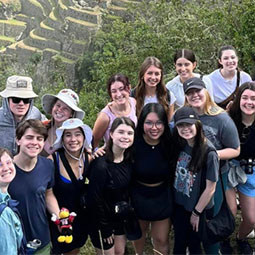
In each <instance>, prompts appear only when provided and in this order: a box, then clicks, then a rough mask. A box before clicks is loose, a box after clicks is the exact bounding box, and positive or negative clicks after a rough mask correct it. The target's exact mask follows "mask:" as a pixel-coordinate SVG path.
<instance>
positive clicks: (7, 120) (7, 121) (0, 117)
mask: <svg viewBox="0 0 255 255" xmlns="http://www.w3.org/2000/svg"><path fill="white" fill-rule="evenodd" d="M2 102H3V103H2V107H1V108H0V147H2V148H6V149H8V150H9V151H10V152H11V153H12V154H13V155H16V154H17V145H16V141H15V138H16V128H17V126H18V124H19V122H17V121H16V120H15V118H14V116H13V114H12V112H11V110H10V107H9V103H8V98H2ZM28 119H38V120H46V117H45V116H44V115H43V114H42V113H41V112H40V111H39V110H38V109H37V108H36V107H35V106H33V101H32V102H31V103H30V106H29V109H28V111H27V114H26V115H25V117H24V118H23V120H22V121H24V120H28Z"/></svg>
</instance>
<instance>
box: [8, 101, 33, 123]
mask: <svg viewBox="0 0 255 255" xmlns="http://www.w3.org/2000/svg"><path fill="white" fill-rule="evenodd" d="M8 101H9V107H10V110H11V112H12V113H13V115H14V117H15V119H16V120H18V121H20V120H22V118H23V117H24V116H25V115H26V113H27V111H28V109H29V106H30V103H24V102H23V100H20V101H19V103H14V102H13V99H12V98H11V97H10V98H9V100H8Z"/></svg>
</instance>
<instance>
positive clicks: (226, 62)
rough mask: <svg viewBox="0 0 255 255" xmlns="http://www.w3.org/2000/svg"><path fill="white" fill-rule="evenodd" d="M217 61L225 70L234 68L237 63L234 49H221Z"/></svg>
mask: <svg viewBox="0 0 255 255" xmlns="http://www.w3.org/2000/svg"><path fill="white" fill-rule="evenodd" d="M219 63H220V64H221V65H222V68H223V69H224V70H225V71H228V72H231V71H234V70H236V68H237V65H238V57H237V55H236V52H235V51H234V50H224V51H222V55H221V58H220V59H219Z"/></svg>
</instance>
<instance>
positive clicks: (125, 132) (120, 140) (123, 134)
mask: <svg viewBox="0 0 255 255" xmlns="http://www.w3.org/2000/svg"><path fill="white" fill-rule="evenodd" d="M110 136H111V138H112V143H113V151H114V148H119V149H122V150H125V149H127V148H129V147H130V146H131V145H132V144H133V142H134V130H133V128H132V127H131V126H129V125H126V124H120V125H119V126H118V127H117V128H116V129H115V130H114V131H113V132H111V133H110Z"/></svg>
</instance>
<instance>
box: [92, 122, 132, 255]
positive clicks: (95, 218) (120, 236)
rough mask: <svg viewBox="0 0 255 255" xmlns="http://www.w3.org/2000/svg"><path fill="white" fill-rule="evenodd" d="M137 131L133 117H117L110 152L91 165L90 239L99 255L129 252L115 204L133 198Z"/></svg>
mask: <svg viewBox="0 0 255 255" xmlns="http://www.w3.org/2000/svg"><path fill="white" fill-rule="evenodd" d="M134 132H135V124H134V122H133V121H132V120H131V119H130V118H128V117H118V118H116V119H115V120H114V121H113V123H112V125H111V129H110V138H109V140H108V143H107V147H106V154H105V155H104V156H102V157H99V158H96V159H95V160H94V161H92V163H91V166H90V172H91V175H90V179H89V189H88V207H89V210H90V212H91V223H92V224H91V231H90V238H91V241H92V243H93V245H94V247H95V248H96V253H97V254H105V255H116V254H118V255H120V254H124V253H125V245H126V237H125V233H124V222H123V221H122V220H121V219H120V218H118V216H117V215H115V213H116V211H115V210H116V209H115V206H116V204H117V203H123V202H126V203H128V200H129V195H128V187H129V184H130V180H131V159H132V157H131V152H132V144H133V141H134ZM102 250H103V251H102Z"/></svg>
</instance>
